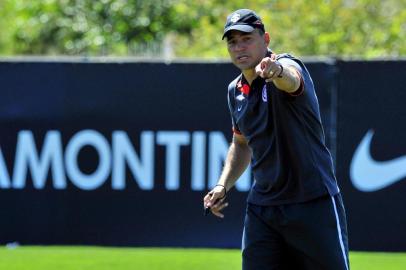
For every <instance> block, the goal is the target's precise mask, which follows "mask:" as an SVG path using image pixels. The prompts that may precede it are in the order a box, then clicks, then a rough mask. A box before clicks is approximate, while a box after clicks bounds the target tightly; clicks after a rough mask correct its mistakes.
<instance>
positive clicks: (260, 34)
mask: <svg viewBox="0 0 406 270" xmlns="http://www.w3.org/2000/svg"><path fill="white" fill-rule="evenodd" d="M224 37H225V38H226V39H227V49H228V52H229V54H230V57H231V61H232V62H233V64H234V65H235V66H237V67H238V68H239V69H240V70H242V71H244V70H252V69H254V68H255V66H256V65H257V64H258V63H259V62H260V61H261V60H262V59H263V58H264V57H265V55H266V53H267V50H268V45H269V41H270V38H269V34H268V33H267V32H265V29H264V25H263V24H262V21H261V18H260V17H259V16H258V15H256V14H255V12H253V11H252V10H249V9H240V10H237V11H235V12H233V13H231V14H230V15H229V16H228V17H227V22H226V25H225V26H224V34H223V39H224Z"/></svg>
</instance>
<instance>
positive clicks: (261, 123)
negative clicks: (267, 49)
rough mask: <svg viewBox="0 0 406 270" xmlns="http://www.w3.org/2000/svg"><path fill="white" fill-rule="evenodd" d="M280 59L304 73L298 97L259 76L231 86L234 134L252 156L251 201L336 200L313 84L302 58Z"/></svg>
mask: <svg viewBox="0 0 406 270" xmlns="http://www.w3.org/2000/svg"><path fill="white" fill-rule="evenodd" d="M277 59H278V61H280V62H281V63H283V65H284V66H289V65H291V66H294V67H295V68H296V69H297V70H298V71H299V72H300V73H301V77H302V85H301V88H300V89H299V90H298V92H296V93H293V94H290V93H287V92H284V91H281V90H279V89H277V88H276V87H275V85H274V84H273V83H272V82H269V83H266V82H265V80H264V79H262V78H260V77H258V78H256V79H255V80H254V81H253V82H252V85H251V86H248V83H247V81H246V80H245V78H244V76H243V75H240V76H238V77H237V78H236V79H235V80H234V81H233V82H231V83H230V85H229V87H228V104H229V109H230V113H231V118H232V122H233V129H234V132H236V133H241V134H242V135H244V137H245V138H246V139H247V141H248V145H249V147H250V148H251V151H252V159H251V167H252V172H253V175H254V180H255V181H254V184H253V186H252V188H251V190H250V193H249V196H248V202H249V203H253V204H258V205H276V204H286V203H297V202H304V201H308V200H311V199H314V198H317V197H321V196H323V195H327V194H330V195H335V194H337V193H338V192H339V189H338V186H337V183H336V179H335V175H334V170H333V164H332V158H331V155H330V152H329V151H328V149H327V147H326V145H325V138H324V131H323V127H322V124H321V119H320V112H319V104H318V100H317V97H316V93H315V90H314V86H313V81H312V79H311V77H310V74H309V72H308V71H307V69H306V67H305V66H304V64H303V63H302V62H301V61H300V60H298V59H297V58H295V57H293V56H291V55H288V54H282V55H279V56H278V58H277ZM248 88H249V93H248V94H247V89H248ZM243 92H245V94H244V93H243Z"/></svg>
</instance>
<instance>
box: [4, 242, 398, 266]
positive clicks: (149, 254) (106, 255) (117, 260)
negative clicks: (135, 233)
mask: <svg viewBox="0 0 406 270" xmlns="http://www.w3.org/2000/svg"><path fill="white" fill-rule="evenodd" d="M350 261H351V269H352V270H375V269H377V270H378V269H379V270H382V269H384V270H395V269H396V270H398V269H399V270H400V269H402V270H404V269H406V253H372V252H368V253H366V252H351V254H350ZM240 265H241V256H240V251H239V250H224V249H180V248H179V249H169V248H168V249H158V248H103V247H74V246H72V247H71V246H69V247H68V246H65V247H60V246H46V247H42V246H24V247H17V248H15V249H7V248H4V247H2V248H0V269H1V270H48V269H49V270H67V269H69V270H85V269H86V270H88V269H94V270H107V269H108V270H111V269H114V270H125V269H131V270H166V269H168V270H186V269H187V270H203V269H204V270H207V269H210V270H230V269H241V267H240Z"/></svg>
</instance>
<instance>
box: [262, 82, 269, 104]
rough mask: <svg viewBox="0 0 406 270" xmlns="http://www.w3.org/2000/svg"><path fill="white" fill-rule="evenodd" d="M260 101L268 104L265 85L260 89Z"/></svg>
mask: <svg viewBox="0 0 406 270" xmlns="http://www.w3.org/2000/svg"><path fill="white" fill-rule="evenodd" d="M262 101H263V102H268V94H267V93H266V84H265V85H264V88H262Z"/></svg>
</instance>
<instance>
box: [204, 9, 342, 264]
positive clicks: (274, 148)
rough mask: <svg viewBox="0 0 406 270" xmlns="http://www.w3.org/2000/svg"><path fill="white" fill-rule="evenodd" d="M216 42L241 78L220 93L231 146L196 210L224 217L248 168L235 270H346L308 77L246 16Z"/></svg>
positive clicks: (337, 204) (336, 202)
mask: <svg viewBox="0 0 406 270" xmlns="http://www.w3.org/2000/svg"><path fill="white" fill-rule="evenodd" d="M224 38H226V41H227V48H228V52H229V54H230V57H231V61H232V62H233V64H234V65H235V66H237V67H238V68H239V69H240V70H241V72H242V74H241V75H240V76H238V77H237V78H236V79H235V80H234V81H233V82H231V83H230V85H229V87H228V103H229V109H230V112H231V118H232V124H233V132H234V134H233V140H232V143H231V145H230V148H229V151H228V154H227V158H226V161H225V165H224V168H223V172H222V174H221V176H220V179H219V181H218V185H217V186H215V187H214V188H213V189H212V190H211V191H210V192H209V193H208V194H207V195H206V196H205V197H204V207H205V208H207V209H210V211H211V212H212V213H213V214H214V215H216V216H218V217H221V218H222V217H224V215H223V214H222V213H221V210H223V209H224V208H225V207H227V205H228V204H227V202H225V196H226V194H227V192H228V191H229V190H230V189H231V188H232V187H233V185H234V183H235V182H236V181H237V179H238V178H239V177H240V175H241V174H242V173H243V172H244V170H245V169H246V167H247V166H248V165H249V163H250V162H251V167H252V172H253V175H254V179H255V182H254V184H253V186H252V188H251V190H250V193H249V195H248V200H247V201H248V204H247V211H246V216H245V222H244V232H243V243H242V256H243V270H248V269H249V270H251V269H252V270H261V269H267V270H269V269H311V270H316V269H328V270H335V269H337V270H338V269H340V270H341V269H349V263H348V244H347V230H346V219H345V212H344V207H343V203H342V200H341V195H340V193H339V188H338V186H337V183H336V179H335V175H334V171H333V165H332V159H331V155H330V153H329V151H328V150H327V148H326V146H325V141H324V132H323V128H322V125H321V120H320V113H319V106H318V101H317V97H316V94H315V90H314V86H313V82H312V79H311V77H310V74H309V73H308V71H307V69H306V67H305V66H304V65H303V63H302V62H301V61H300V60H298V59H297V58H295V57H293V56H291V55H288V54H281V55H275V54H274V53H273V52H272V51H270V50H269V49H268V45H269V42H270V37H269V34H268V33H267V32H265V29H264V25H263V23H262V21H261V19H260V17H259V16H258V15H257V14H256V13H255V12H253V11H252V10H248V9H241V10H237V11H235V12H233V13H232V14H230V15H229V16H228V17H227V22H226V25H225V28H224V34H223V39H224Z"/></svg>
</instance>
